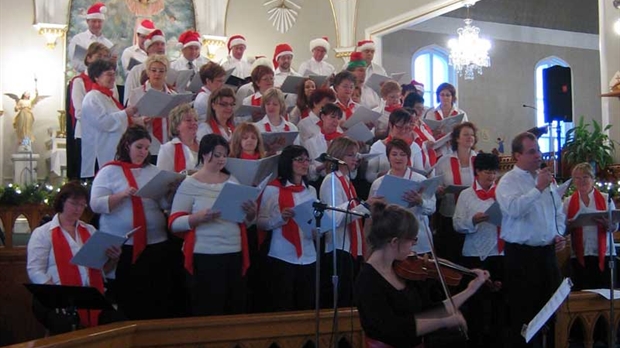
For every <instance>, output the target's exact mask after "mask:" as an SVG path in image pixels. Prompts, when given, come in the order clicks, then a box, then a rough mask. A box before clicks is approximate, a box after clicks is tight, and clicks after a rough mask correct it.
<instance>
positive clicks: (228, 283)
mask: <svg viewBox="0 0 620 348" xmlns="http://www.w3.org/2000/svg"><path fill="white" fill-rule="evenodd" d="M242 263H243V261H242V255H241V253H240V252H239V253H230V254H213V255H211V254H194V274H193V275H192V274H189V273H187V287H188V289H189V292H190V299H191V309H190V310H191V313H192V315H193V316H205V315H224V314H240V313H244V312H245V309H246V296H247V285H246V277H244V276H242V275H241V266H242Z"/></svg>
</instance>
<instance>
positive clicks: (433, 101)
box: [411, 44, 458, 108]
mask: <svg viewBox="0 0 620 348" xmlns="http://www.w3.org/2000/svg"><path fill="white" fill-rule="evenodd" d="M424 55H430V59H429V62H430V63H429V64H430V66H429V67H428V68H427V70H428V71H430V74H429V78H430V81H422V79H421V78H420V77H419V75H418V76H416V72H415V71H416V69H415V64H416V60H417V59H418V58H420V57H421V56H424ZM449 56H450V52H449V51H448V50H447V49H446V48H444V47H441V46H439V45H435V44H433V45H428V46H425V47H422V48H420V49H419V50H417V51H416V52H415V53H414V54H413V55H412V56H411V76H412V78H413V79H414V80H416V81H418V82H421V83H423V84H424V105H425V106H426V107H429V108H435V107H436V106H437V105H438V104H439V103H438V102H437V98H436V96H435V91H436V90H437V87H438V86H439V85H437V86H435V85H433V70H434V67H433V58H434V57H438V58H439V59H441V60H442V61H444V62H445V64H446V66H447V67H448V71H447V77H448V81H442V82H441V83H443V82H448V83H450V84H452V85H453V86H454V88H456V89H457V91H458V78H457V75H456V71H455V70H454V68H453V67H452V65H450V60H449Z"/></svg>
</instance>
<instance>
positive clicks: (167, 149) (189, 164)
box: [157, 137, 198, 172]
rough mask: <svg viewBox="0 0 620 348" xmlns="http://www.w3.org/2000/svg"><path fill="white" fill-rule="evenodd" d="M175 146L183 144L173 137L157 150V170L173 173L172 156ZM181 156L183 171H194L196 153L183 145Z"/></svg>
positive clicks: (196, 158)
mask: <svg viewBox="0 0 620 348" xmlns="http://www.w3.org/2000/svg"><path fill="white" fill-rule="evenodd" d="M176 144H183V143H181V140H180V139H179V138H177V137H174V138H173V139H172V140H170V141H169V142H167V143H165V144H163V145H162V146H161V147H160V148H159V153H158V154H157V168H159V169H161V170H167V171H169V172H174V154H175V149H176ZM183 156H185V168H183V169H185V170H190V169H195V168H196V161H197V160H198V153H197V152H194V151H192V149H190V148H189V146H187V145H183Z"/></svg>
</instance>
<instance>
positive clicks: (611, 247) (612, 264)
mask: <svg viewBox="0 0 620 348" xmlns="http://www.w3.org/2000/svg"><path fill="white" fill-rule="evenodd" d="M612 199H613V191H612V188H611V186H610V187H609V190H608V191H607V219H608V223H607V225H608V226H607V235H608V236H609V237H608V238H609V241H608V242H607V244H609V246H608V249H609V347H610V348H612V347H615V344H616V343H615V342H616V339H615V338H616V329H615V325H614V322H615V320H614V280H615V274H614V273H615V268H616V261H615V259H614V253H613V251H614V232H615V231H613V229H614V228H613V226H615V224H614V223H613V216H612V209H611V203H612Z"/></svg>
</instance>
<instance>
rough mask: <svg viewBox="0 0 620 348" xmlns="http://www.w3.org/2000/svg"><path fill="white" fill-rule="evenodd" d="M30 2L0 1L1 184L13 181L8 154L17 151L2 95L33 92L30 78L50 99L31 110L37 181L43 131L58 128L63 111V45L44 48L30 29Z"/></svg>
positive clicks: (43, 171) (42, 172)
mask: <svg viewBox="0 0 620 348" xmlns="http://www.w3.org/2000/svg"><path fill="white" fill-rule="evenodd" d="M33 20H34V4H33V1H1V2H0V62H1V64H0V92H1V93H2V108H1V109H2V110H4V115H3V116H1V117H0V134H1V135H2V144H1V145H0V154H1V155H2V158H1V160H0V173H2V175H3V179H4V182H10V181H12V180H13V164H12V163H11V155H12V154H13V153H14V152H15V151H16V149H17V139H16V136H15V132H14V131H13V116H14V115H15V111H14V109H13V108H14V107H15V103H14V102H13V100H12V99H11V98H9V97H7V96H5V95H4V93H14V94H17V95H18V96H21V94H22V93H23V92H24V91H31V92H34V77H35V75H36V77H37V79H38V87H39V93H40V94H42V95H49V96H50V97H49V98H47V99H45V100H43V101H41V102H40V103H39V104H38V105H37V106H36V107H35V108H34V110H33V111H34V116H35V123H34V136H35V138H36V142H35V143H34V147H33V151H34V153H38V154H40V156H41V157H40V159H39V161H38V163H37V167H38V172H39V178H40V179H42V178H44V177H45V176H46V175H47V168H46V164H45V155H46V152H47V151H46V149H45V141H46V140H47V139H50V136H49V135H48V134H47V129H48V128H50V127H52V128H54V129H58V128H59V126H58V124H59V123H58V118H57V116H58V113H57V112H56V110H61V109H63V105H64V101H63V100H62V99H63V95H64V92H63V88H64V87H63V86H64V77H63V72H62V71H63V69H62V67H63V52H64V50H63V45H64V40H58V41H57V46H56V48H55V49H53V50H50V49H48V48H46V47H45V39H44V38H43V36H41V35H39V34H38V33H37V31H36V30H35V29H34V27H33V25H32V24H33Z"/></svg>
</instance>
